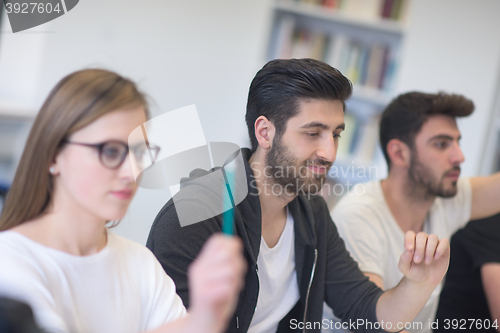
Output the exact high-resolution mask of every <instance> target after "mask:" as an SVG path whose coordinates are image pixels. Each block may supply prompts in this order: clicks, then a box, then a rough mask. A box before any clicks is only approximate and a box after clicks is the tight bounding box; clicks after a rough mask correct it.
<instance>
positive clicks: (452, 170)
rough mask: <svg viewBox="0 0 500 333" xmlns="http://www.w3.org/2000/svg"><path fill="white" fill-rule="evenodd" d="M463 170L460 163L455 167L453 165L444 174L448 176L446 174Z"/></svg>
mask: <svg viewBox="0 0 500 333" xmlns="http://www.w3.org/2000/svg"><path fill="white" fill-rule="evenodd" d="M461 170H462V169H460V166H458V165H457V166H454V167H453V168H451V169H450V170H448V171H446V172H445V173H444V176H445V177H446V176H448V175H449V174H450V173H452V172H460V171H461Z"/></svg>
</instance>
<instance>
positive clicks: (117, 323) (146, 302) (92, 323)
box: [0, 231, 186, 333]
mask: <svg viewBox="0 0 500 333" xmlns="http://www.w3.org/2000/svg"><path fill="white" fill-rule="evenodd" d="M0 295H1V296H5V297H9V298H13V299H16V300H20V301H24V302H26V303H28V304H29V305H30V306H31V307H32V309H33V312H34V315H35V320H36V322H37V324H38V325H39V326H40V327H41V328H42V329H45V330H47V331H49V332H92V333H94V332H103V333H104V332H105V333H109V332H120V333H127V332H130V333H132V332H133V333H136V332H142V331H144V330H148V329H154V328H157V327H159V326H161V325H162V324H164V323H166V322H169V321H172V320H175V319H177V318H179V317H181V316H183V315H184V314H185V313H186V310H185V308H184V305H183V304H182V301H181V299H180V297H179V296H177V294H176V292H175V285H174V282H173V281H172V279H171V278H170V277H168V276H167V275H166V274H165V272H164V271H163V269H162V267H161V265H160V264H159V262H158V261H157V260H156V258H155V256H154V255H153V254H152V253H151V252H150V251H149V250H148V249H147V248H145V247H144V246H142V245H139V244H137V243H134V242H132V241H130V240H127V239H125V238H123V237H120V236H117V235H114V234H113V233H111V232H109V231H108V242H107V244H106V246H105V247H104V249H102V250H101V251H99V252H98V253H96V254H93V255H90V256H83V257H82V256H74V255H71V254H68V253H66V252H62V251H59V250H55V249H52V248H49V247H46V246H44V245H42V244H40V243H37V242H35V241H33V240H31V239H29V238H27V237H25V236H23V235H21V234H19V233H17V232H14V231H3V232H0Z"/></svg>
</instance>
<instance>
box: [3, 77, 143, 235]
mask: <svg viewBox="0 0 500 333" xmlns="http://www.w3.org/2000/svg"><path fill="white" fill-rule="evenodd" d="M140 106H142V107H144V110H145V111H146V115H147V113H148V103H147V101H146V96H145V95H144V94H143V93H141V92H140V91H139V90H138V89H137V86H136V85H135V83H134V82H132V81H131V80H129V79H126V78H124V77H122V76H120V75H118V74H116V73H113V72H110V71H107V70H101V69H86V70H81V71H78V72H74V73H72V74H70V75H68V76H66V77H64V78H63V79H62V80H61V81H59V83H58V84H57V85H56V86H55V87H54V88H53V89H52V91H51V92H50V94H49V96H48V97H47V99H46V100H45V102H44V103H43V105H42V108H41V109H40V111H39V112H38V115H37V116H36V119H35V121H34V123H33V127H32V128H31V131H30V134H29V136H28V140H27V142H26V146H25V148H24V151H23V154H22V156H21V160H20V162H19V166H18V168H17V171H16V174H15V176H14V180H13V182H12V186H11V188H10V190H9V193H8V195H7V199H6V202H5V205H4V207H3V211H2V215H1V216H0V231H2V230H7V229H10V228H12V227H14V226H16V225H19V224H21V223H23V222H26V221H29V220H32V219H34V218H36V217H38V216H40V215H41V214H42V213H44V212H45V211H46V209H47V208H48V207H49V205H50V203H51V200H52V193H53V178H52V175H51V174H50V173H49V167H50V165H51V164H52V163H53V162H54V160H55V157H56V155H57V153H58V152H59V150H60V149H61V148H62V146H63V145H64V142H65V140H66V139H67V138H68V137H69V136H70V135H71V134H72V133H74V132H76V131H78V130H79V129H81V128H83V127H85V126H87V125H89V124H90V123H92V122H93V121H95V120H96V119H97V118H99V117H101V116H103V115H105V114H107V113H109V112H112V111H115V110H118V109H124V108H132V107H140Z"/></svg>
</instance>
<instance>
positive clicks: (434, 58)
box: [398, 0, 500, 175]
mask: <svg viewBox="0 0 500 333" xmlns="http://www.w3.org/2000/svg"><path fill="white" fill-rule="evenodd" d="M499 17H500V1H498V0H481V1H469V0H413V1H412V2H411V7H410V11H409V22H408V23H409V24H408V34H407V36H406V38H405V44H406V45H405V47H404V54H403V62H402V64H401V71H400V80H399V84H398V91H399V92H407V91H410V90H420V91H426V92H436V91H438V90H444V91H447V92H453V93H459V94H463V95H465V96H466V97H468V98H470V99H472V100H473V101H474V103H475V105H476V110H475V111H474V113H473V114H472V115H471V116H470V117H468V118H464V119H461V120H460V121H459V127H460V130H461V132H462V149H463V152H464V155H465V159H466V161H465V163H464V164H463V168H462V170H463V174H464V175H475V174H477V173H478V172H479V170H480V166H481V158H482V152H483V149H484V147H485V144H486V135H487V129H488V122H489V121H490V114H491V110H492V107H493V102H494V97H495V96H494V95H495V93H496V85H497V82H498V74H499V73H500V67H499V66H500V38H499V32H500V20H499Z"/></svg>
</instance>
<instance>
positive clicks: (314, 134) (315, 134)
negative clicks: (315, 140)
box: [306, 133, 319, 137]
mask: <svg viewBox="0 0 500 333" xmlns="http://www.w3.org/2000/svg"><path fill="white" fill-rule="evenodd" d="M306 134H307V136H310V137H314V136H318V135H319V133H306Z"/></svg>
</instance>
